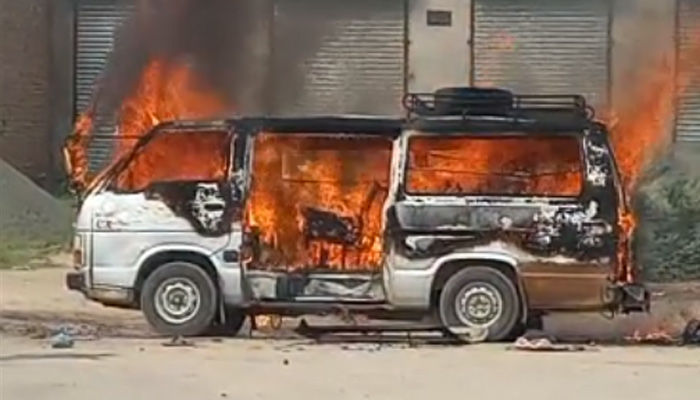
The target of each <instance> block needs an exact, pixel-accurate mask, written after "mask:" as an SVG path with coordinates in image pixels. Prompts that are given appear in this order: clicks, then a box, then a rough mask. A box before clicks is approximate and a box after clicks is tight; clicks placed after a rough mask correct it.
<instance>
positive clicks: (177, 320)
mask: <svg viewBox="0 0 700 400" xmlns="http://www.w3.org/2000/svg"><path fill="white" fill-rule="evenodd" d="M201 303H202V302H201V294H200V292H199V289H197V285H195V284H194V282H192V281H191V280H189V279H187V278H171V279H168V280H166V281H165V282H163V283H161V284H160V286H158V289H157V290H156V295H155V306H156V312H157V313H158V315H159V316H160V317H161V318H163V320H165V321H166V322H168V323H170V324H174V325H180V324H184V323H186V322H188V321H189V320H191V319H192V318H194V316H195V315H197V312H198V311H199V307H200V306H201Z"/></svg>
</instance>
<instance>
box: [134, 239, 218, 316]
mask: <svg viewBox="0 0 700 400" xmlns="http://www.w3.org/2000/svg"><path fill="white" fill-rule="evenodd" d="M175 261H183V262H188V263H191V264H194V265H197V266H198V267H200V268H202V269H203V270H204V271H205V272H206V273H207V275H209V277H210V278H211V279H212V280H213V281H214V285H215V286H216V289H217V291H218V292H219V295H220V293H221V280H220V279H219V274H218V272H217V269H216V265H215V264H214V261H213V260H212V259H211V257H210V256H209V255H208V254H207V253H206V252H204V251H203V250H202V249H199V248H196V247H182V248H160V249H157V250H153V251H150V252H149V253H148V254H145V255H144V256H143V257H142V260H141V261H140V262H139V263H138V266H139V267H138V272H137V274H136V280H135V282H134V286H133V287H134V299H135V301H136V306H137V307H140V301H141V300H140V299H141V289H142V288H143V284H144V282H146V279H148V277H149V276H150V275H151V274H152V273H153V272H154V271H155V270H156V269H158V268H159V267H160V266H162V265H164V264H167V263H169V262H175ZM219 297H220V296H219Z"/></svg>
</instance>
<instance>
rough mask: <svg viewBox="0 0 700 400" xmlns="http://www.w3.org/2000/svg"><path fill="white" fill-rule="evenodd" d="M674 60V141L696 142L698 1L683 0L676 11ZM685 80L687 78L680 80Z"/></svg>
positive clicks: (699, 138) (699, 136) (699, 127)
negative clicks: (677, 93) (677, 74)
mask: <svg viewBox="0 0 700 400" xmlns="http://www.w3.org/2000/svg"><path fill="white" fill-rule="evenodd" d="M678 12H679V13H680V14H679V19H678V27H677V29H678V43H677V45H678V61H679V64H680V74H681V75H686V74H687V75H686V78H680V79H679V83H681V85H682V86H679V89H680V96H679V102H678V116H677V119H676V138H677V140H678V141H693V142H700V78H699V77H700V64H699V63H698V62H697V56H698V37H700V23H699V22H698V21H700V1H697V0H683V1H681V3H680V8H679V11H678ZM685 79H690V80H689V81H685V82H683V81H684V80H685Z"/></svg>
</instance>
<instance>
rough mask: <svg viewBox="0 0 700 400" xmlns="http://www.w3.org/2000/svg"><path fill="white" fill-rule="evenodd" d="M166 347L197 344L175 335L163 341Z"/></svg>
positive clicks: (193, 345)
mask: <svg viewBox="0 0 700 400" xmlns="http://www.w3.org/2000/svg"><path fill="white" fill-rule="evenodd" d="M162 345H163V346H165V347H195V344H194V342H193V341H191V340H187V339H185V338H184V337H182V336H175V337H173V338H171V339H170V340H169V341H167V342H163V343H162Z"/></svg>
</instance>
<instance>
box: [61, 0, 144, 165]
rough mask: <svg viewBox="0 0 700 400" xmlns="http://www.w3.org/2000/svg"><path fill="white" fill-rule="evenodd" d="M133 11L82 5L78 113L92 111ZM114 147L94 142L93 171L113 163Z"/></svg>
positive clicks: (110, 130) (105, 130)
mask: <svg viewBox="0 0 700 400" xmlns="http://www.w3.org/2000/svg"><path fill="white" fill-rule="evenodd" d="M132 10H133V8H132V6H129V5H124V4H116V3H111V2H104V1H101V2H100V1H94V2H89V1H81V2H80V3H78V5H77V23H76V25H77V32H76V63H75V69H76V71H75V95H76V99H75V104H76V109H77V112H78V113H80V112H82V111H84V110H85V109H86V108H87V107H88V104H89V102H90V99H91V96H92V93H93V89H94V84H95V82H96V80H97V79H98V78H99V77H100V74H101V73H102V70H103V69H104V67H105V64H106V63H107V57H108V56H109V53H110V52H111V51H112V47H113V46H114V39H115V31H116V29H117V28H118V27H119V25H120V24H121V23H122V22H123V21H124V20H125V19H126V18H127V17H128V16H129V15H130V14H131V12H132ZM114 129H115V128H114V125H113V124H112V125H110V124H100V125H99V126H97V127H96V132H95V133H97V134H101V135H102V134H114V132H115V131H114ZM113 145H114V143H113V142H112V141H109V140H99V139H96V140H93V142H92V144H91V145H90V149H89V159H90V169H91V170H93V171H96V170H99V169H101V168H102V167H103V166H104V165H105V164H106V163H107V162H109V160H110V158H111V153H112V147H113Z"/></svg>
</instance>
